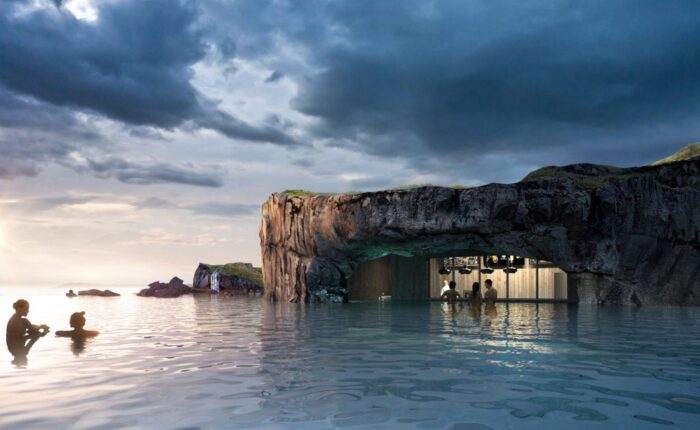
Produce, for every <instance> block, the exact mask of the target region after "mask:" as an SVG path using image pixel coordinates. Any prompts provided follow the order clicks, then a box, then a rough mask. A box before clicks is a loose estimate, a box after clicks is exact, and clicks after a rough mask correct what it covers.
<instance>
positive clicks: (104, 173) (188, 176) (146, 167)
mask: <svg viewBox="0 0 700 430" xmlns="http://www.w3.org/2000/svg"><path fill="white" fill-rule="evenodd" d="M63 164H64V165H65V166H67V167H70V168H72V169H74V170H76V171H78V172H88V173H91V174H93V175H95V176H98V177H101V178H115V179H117V180H118V181H120V182H124V183H126V184H137V185H151V184H182V185H193V186H197V187H213V188H218V187H221V186H222V185H223V180H222V179H221V178H220V176H219V175H218V174H216V173H209V172H200V171H197V170H195V169H194V168H191V167H182V166H176V165H172V164H168V163H162V162H156V163H149V162H136V161H129V160H125V159H123V158H121V157H116V156H111V157H104V158H101V159H91V158H85V157H78V158H76V157H70V158H67V159H66V160H64V161H63Z"/></svg>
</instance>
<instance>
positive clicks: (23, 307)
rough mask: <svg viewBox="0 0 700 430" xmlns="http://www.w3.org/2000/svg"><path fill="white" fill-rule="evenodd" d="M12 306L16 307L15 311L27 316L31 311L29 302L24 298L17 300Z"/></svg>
mask: <svg viewBox="0 0 700 430" xmlns="http://www.w3.org/2000/svg"><path fill="white" fill-rule="evenodd" d="M12 307H13V308H14V309H15V313H18V314H20V315H22V316H23V317H24V316H27V314H28V313H29V302H28V301H26V300H24V299H19V300H17V301H16V302H14V303H13V304H12Z"/></svg>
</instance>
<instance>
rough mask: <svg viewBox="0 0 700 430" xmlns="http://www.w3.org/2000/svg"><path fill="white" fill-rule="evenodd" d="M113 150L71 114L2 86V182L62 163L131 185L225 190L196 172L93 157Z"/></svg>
mask: <svg viewBox="0 0 700 430" xmlns="http://www.w3.org/2000/svg"><path fill="white" fill-rule="evenodd" d="M112 149H113V145H111V144H110V143H109V142H108V141H107V140H105V138H104V137H103V136H101V135H100V133H98V132H97V131H96V129H95V128H94V127H92V126H91V124H90V123H89V122H88V123H84V122H81V121H78V120H77V119H76V117H75V114H74V113H73V112H71V111H70V110H68V109H65V108H62V107H60V106H54V105H51V104H49V103H43V102H40V101H38V100H36V99H33V98H31V97H20V96H17V95H15V94H13V93H11V92H9V91H7V90H6V89H4V88H3V87H2V86H0V151H1V152H0V154H1V156H0V179H13V178H17V177H22V176H35V175H37V174H38V173H39V172H40V171H41V170H42V169H43V168H44V167H45V166H46V165H47V164H50V163H58V164H60V165H63V166H64V167H68V168H70V169H72V170H75V171H77V172H81V173H90V174H92V175H95V176H98V177H101V178H115V179H117V180H119V181H121V182H125V183H132V184H141V185H143V184H161V183H174V184H184V185H194V186H200V187H220V186H221V185H222V184H223V182H222V180H221V178H220V176H219V175H218V174H217V173H212V172H200V171H198V170H197V169H195V168H194V167H182V166H176V165H172V164H168V163H137V162H131V161H127V160H124V159H122V158H119V157H115V156H100V157H97V158H96V157H95V156H94V155H92V154H94V153H101V152H105V151H109V150H112ZM85 154H88V155H85Z"/></svg>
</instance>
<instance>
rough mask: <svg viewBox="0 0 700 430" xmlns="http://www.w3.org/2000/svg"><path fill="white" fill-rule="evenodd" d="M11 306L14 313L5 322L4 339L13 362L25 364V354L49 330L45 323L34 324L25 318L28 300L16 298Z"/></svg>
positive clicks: (27, 312)
mask: <svg viewBox="0 0 700 430" xmlns="http://www.w3.org/2000/svg"><path fill="white" fill-rule="evenodd" d="M12 307H13V308H14V309H15V313H14V315H12V316H11V317H10V320H9V321H8V322H7V331H6V332H5V341H6V343H7V349H8V350H9V351H10V354H12V355H13V356H14V357H15V360H14V361H13V363H15V364H20V365H21V364H26V363H27V354H29V350H30V349H31V348H32V346H34V343H35V342H36V341H37V340H38V339H39V338H40V337H43V336H46V334H47V333H48V332H49V326H47V325H46V324H41V325H34V324H32V323H31V322H30V321H29V320H28V319H27V318H26V316H27V314H29V302H28V301H26V300H24V299H19V300H17V301H16V302H15V303H14V304H13V305H12Z"/></svg>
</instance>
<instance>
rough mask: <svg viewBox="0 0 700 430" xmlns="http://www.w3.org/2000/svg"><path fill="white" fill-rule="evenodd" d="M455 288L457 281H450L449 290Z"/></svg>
mask: <svg viewBox="0 0 700 430" xmlns="http://www.w3.org/2000/svg"><path fill="white" fill-rule="evenodd" d="M455 288H457V283H456V282H455V281H450V290H454V289H455Z"/></svg>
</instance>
